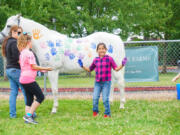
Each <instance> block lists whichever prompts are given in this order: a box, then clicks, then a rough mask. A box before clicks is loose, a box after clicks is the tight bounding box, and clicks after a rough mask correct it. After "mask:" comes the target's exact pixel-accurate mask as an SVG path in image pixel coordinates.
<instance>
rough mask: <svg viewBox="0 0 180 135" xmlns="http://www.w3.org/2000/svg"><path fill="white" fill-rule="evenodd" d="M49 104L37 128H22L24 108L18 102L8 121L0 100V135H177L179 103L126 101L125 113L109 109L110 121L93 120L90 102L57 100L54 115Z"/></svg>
mask: <svg viewBox="0 0 180 135" xmlns="http://www.w3.org/2000/svg"><path fill="white" fill-rule="evenodd" d="M52 103H53V102H52V100H45V102H44V103H43V104H42V105H41V106H40V107H39V108H38V110H37V114H38V117H37V119H36V120H37V121H38V122H39V124H38V125H32V124H25V123H24V121H23V119H22V117H23V115H24V104H23V101H22V100H18V102H17V118H16V119H10V118H9V114H8V112H9V109H8V101H7V100H0V135H32V134H33V135H179V134H180V109H179V108H180V103H179V101H177V100H173V101H145V100H138V101H137V100H128V101H127V103H126V105H125V107H126V109H125V110H119V109H118V108H119V102H115V103H114V104H113V105H111V112H112V118H107V119H104V118H103V111H104V108H103V104H102V102H100V105H99V106H100V115H99V116H98V117H97V118H93V117H92V111H91V108H92V101H91V100H59V108H58V113H57V114H53V115H52V114H50V111H51V107H52Z"/></svg>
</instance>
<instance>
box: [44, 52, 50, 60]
mask: <svg viewBox="0 0 180 135" xmlns="http://www.w3.org/2000/svg"><path fill="white" fill-rule="evenodd" d="M45 59H46V60H47V61H49V60H50V55H49V53H45Z"/></svg>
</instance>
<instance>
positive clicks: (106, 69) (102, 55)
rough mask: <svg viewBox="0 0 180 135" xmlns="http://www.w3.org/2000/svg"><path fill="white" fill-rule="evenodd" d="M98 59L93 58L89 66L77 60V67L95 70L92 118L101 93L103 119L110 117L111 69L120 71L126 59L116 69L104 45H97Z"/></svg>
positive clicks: (89, 70) (96, 109)
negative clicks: (103, 110) (103, 109)
mask: <svg viewBox="0 0 180 135" xmlns="http://www.w3.org/2000/svg"><path fill="white" fill-rule="evenodd" d="M96 51H97V53H98V55H99V57H96V58H94V60H93V63H92V64H91V66H90V67H89V68H88V67H85V66H83V62H82V60H81V59H79V60H78V63H79V65H80V66H81V67H82V68H83V69H84V70H86V71H88V72H91V71H93V70H94V69H95V72H96V81H95V85H94V93H93V116H94V117H96V116H97V115H98V113H99V110H98V104H99V98H100V93H101V91H102V98H103V104H104V108H105V112H104V117H105V118H106V117H111V111H110V104H109V95H110V89H111V68H113V69H114V70H115V71H119V70H120V69H122V68H123V67H124V66H125V64H126V62H127V58H124V59H123V61H122V64H121V65H120V66H119V67H117V65H116V63H115V62H114V60H113V58H112V57H111V56H108V55H106V51H107V48H106V45H105V44H104V43H99V44H98V45H97V49H96Z"/></svg>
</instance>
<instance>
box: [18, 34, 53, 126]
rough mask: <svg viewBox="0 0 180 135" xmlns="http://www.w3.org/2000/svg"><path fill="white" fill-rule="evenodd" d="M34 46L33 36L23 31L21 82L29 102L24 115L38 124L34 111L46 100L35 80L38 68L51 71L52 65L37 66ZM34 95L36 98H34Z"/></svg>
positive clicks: (20, 39) (30, 121)
mask: <svg viewBox="0 0 180 135" xmlns="http://www.w3.org/2000/svg"><path fill="white" fill-rule="evenodd" d="M31 48H32V43H31V36H29V35H28V34H27V33H25V32H23V34H21V35H20V37H19V38H18V49H19V51H20V58H19V61H20V67H21V75H20V80H19V81H20V83H21V84H22V86H23V87H24V89H25V93H26V97H27V102H26V115H25V116H24V117H23V119H24V120H25V122H28V123H32V124H37V122H36V121H35V120H34V118H33V117H32V116H33V113H34V112H35V110H36V109H37V108H38V107H39V105H40V104H41V103H42V101H43V100H44V95H43V93H42V91H41V88H40V87H39V85H38V84H37V82H36V81H35V78H36V75H37V70H39V71H51V70H52V68H50V67H41V66H37V64H36V60H35V56H34V54H33V53H32V51H30V49H31ZM34 96H35V97H36V100H34Z"/></svg>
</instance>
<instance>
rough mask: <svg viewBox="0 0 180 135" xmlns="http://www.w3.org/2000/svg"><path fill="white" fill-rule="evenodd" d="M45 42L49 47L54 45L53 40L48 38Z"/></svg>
mask: <svg viewBox="0 0 180 135" xmlns="http://www.w3.org/2000/svg"><path fill="white" fill-rule="evenodd" d="M47 43H48V46H49V47H51V48H52V47H54V43H53V41H51V40H49V41H47Z"/></svg>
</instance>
